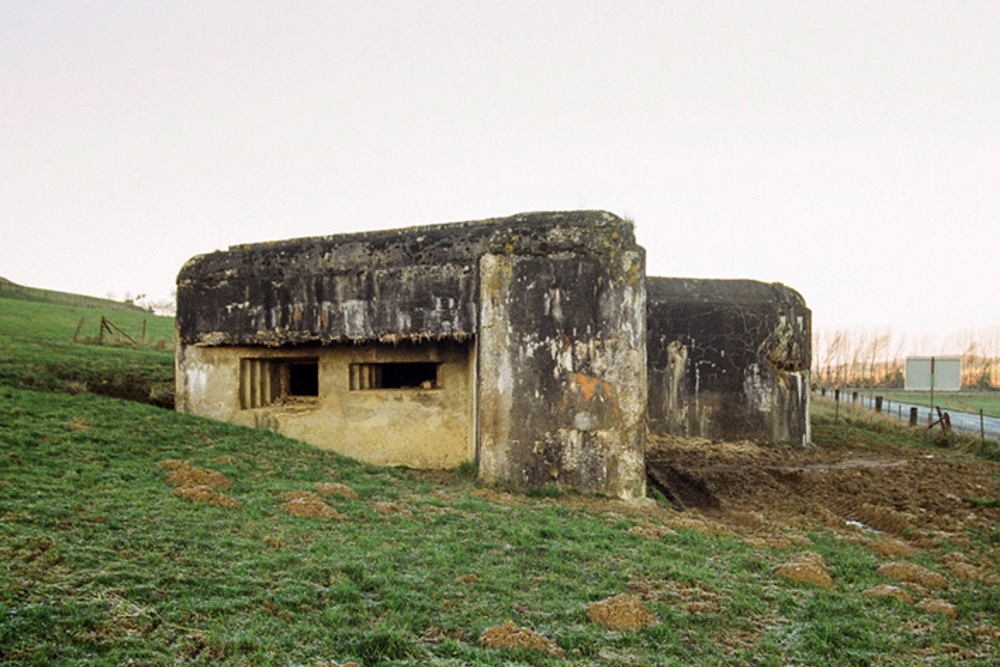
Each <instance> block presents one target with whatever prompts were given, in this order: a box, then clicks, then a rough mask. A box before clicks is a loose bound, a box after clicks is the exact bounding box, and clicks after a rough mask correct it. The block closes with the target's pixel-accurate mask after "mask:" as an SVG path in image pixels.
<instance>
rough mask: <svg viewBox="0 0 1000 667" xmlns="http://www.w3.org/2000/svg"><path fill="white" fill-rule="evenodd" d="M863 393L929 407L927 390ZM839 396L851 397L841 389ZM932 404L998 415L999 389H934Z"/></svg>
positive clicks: (874, 390)
mask: <svg viewBox="0 0 1000 667" xmlns="http://www.w3.org/2000/svg"><path fill="white" fill-rule="evenodd" d="M859 391H862V390H859ZM845 392H846V394H845ZM863 393H864V395H866V396H868V395H873V396H883V397H885V399H886V400H887V401H892V402H893V403H910V404H912V405H923V406H927V407H930V404H931V394H930V392H929V391H886V390H883V389H865V390H863ZM840 397H841V400H842V401H843V400H848V401H849V400H850V398H851V392H850V390H844V391H841V393H840ZM934 405H936V406H939V407H940V408H941V409H942V410H957V411H959V412H971V413H972V414H979V411H980V410H982V411H983V414H985V415H986V416H988V417H1000V391H958V392H954V391H947V392H945V391H936V392H934Z"/></svg>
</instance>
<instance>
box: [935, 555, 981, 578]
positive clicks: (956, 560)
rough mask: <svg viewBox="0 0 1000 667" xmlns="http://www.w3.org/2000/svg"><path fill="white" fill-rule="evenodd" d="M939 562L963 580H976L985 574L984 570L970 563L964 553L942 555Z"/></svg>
mask: <svg viewBox="0 0 1000 667" xmlns="http://www.w3.org/2000/svg"><path fill="white" fill-rule="evenodd" d="M938 563H940V564H941V567H943V568H945V569H946V570H948V571H949V572H951V573H952V574H953V575H955V577H957V578H959V579H961V580H962V581H975V580H976V579H981V578H982V576H983V572H982V570H980V569H979V568H978V567H976V566H975V565H972V564H971V563H969V559H968V558H966V556H965V555H964V554H960V553H957V552H956V553H950V554H945V555H944V556H942V557H941V558H940V559H939V560H938Z"/></svg>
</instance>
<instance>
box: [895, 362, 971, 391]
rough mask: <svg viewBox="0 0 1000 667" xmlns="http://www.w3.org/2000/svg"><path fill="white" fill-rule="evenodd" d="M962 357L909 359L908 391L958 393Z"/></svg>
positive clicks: (907, 371)
mask: <svg viewBox="0 0 1000 667" xmlns="http://www.w3.org/2000/svg"><path fill="white" fill-rule="evenodd" d="M961 388H962V357H907V358H906V391H958V390H959V389H961Z"/></svg>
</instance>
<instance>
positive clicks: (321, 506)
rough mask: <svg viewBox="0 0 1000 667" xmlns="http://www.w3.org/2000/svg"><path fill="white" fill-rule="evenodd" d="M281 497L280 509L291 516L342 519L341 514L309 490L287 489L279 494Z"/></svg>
mask: <svg viewBox="0 0 1000 667" xmlns="http://www.w3.org/2000/svg"><path fill="white" fill-rule="evenodd" d="M281 499H282V500H284V501H285V502H284V503H283V504H282V505H281V509H283V510H285V511H286V512H288V513H289V514H291V515H292V516H298V517H302V518H305V519H315V518H319V519H336V520H337V521H343V520H344V517H343V515H342V514H340V513H339V512H338V511H337V510H335V509H333V508H332V507H330V506H329V505H327V504H326V502H324V500H323V499H322V498H320V497H319V496H318V495H316V494H315V493H312V492H311V491H289V492H288V493H283V494H281Z"/></svg>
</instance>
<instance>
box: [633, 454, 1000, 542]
mask: <svg viewBox="0 0 1000 667" xmlns="http://www.w3.org/2000/svg"><path fill="white" fill-rule="evenodd" d="M647 469H648V472H649V476H650V482H651V483H652V484H653V485H654V486H655V487H657V488H659V489H660V490H661V491H663V492H664V494H665V495H667V497H668V498H669V499H670V500H671V502H672V503H673V504H674V506H675V507H677V508H679V509H697V510H699V511H700V512H701V513H702V514H705V515H707V516H709V517H712V518H714V519H716V520H719V521H722V522H724V523H745V522H746V521H747V520H748V518H750V517H758V519H759V520H766V521H768V522H778V523H784V524H786V525H802V524H803V523H804V522H820V523H824V524H826V525H829V526H830V527H834V528H836V527H848V528H861V529H863V530H868V529H874V530H877V531H881V532H883V533H889V534H891V535H895V536H903V535H905V536H906V537H907V540H908V541H911V542H916V543H920V542H925V543H937V542H940V541H941V540H944V539H948V540H952V541H958V542H961V541H963V540H964V539H965V537H966V536H965V532H966V530H967V529H979V530H987V531H995V530H997V529H998V527H1000V508H998V507H985V506H983V505H982V501H984V500H985V501H991V500H992V501H995V500H996V499H997V498H1000V465H998V464H996V463H992V462H989V461H984V460H981V459H978V458H975V457H973V456H972V455H970V454H967V453H964V452H959V451H953V450H943V449H942V450H937V449H934V450H930V449H918V448H903V447H897V448H880V449H879V450H878V451H873V450H869V449H864V448H861V447H850V448H840V447H831V446H822V447H820V446H814V447H810V448H807V449H794V448H787V447H770V446H760V445H755V444H753V443H746V442H740V443H712V442H708V441H684V440H677V439H672V438H657V439H655V440H653V442H652V446H651V447H650V450H649V452H648V454H647ZM976 501H980V502H979V503H978V504H977V502H976ZM750 520H753V519H750Z"/></svg>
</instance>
